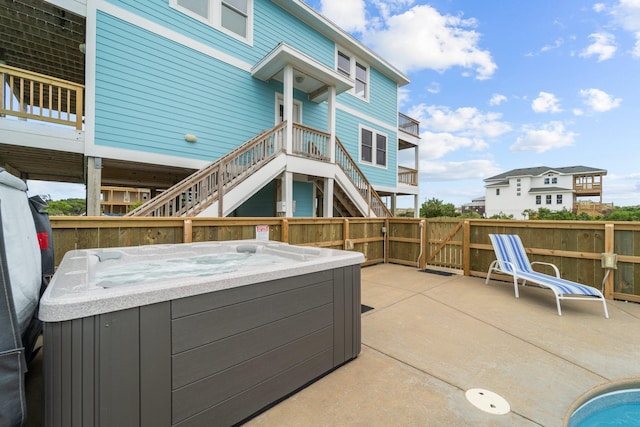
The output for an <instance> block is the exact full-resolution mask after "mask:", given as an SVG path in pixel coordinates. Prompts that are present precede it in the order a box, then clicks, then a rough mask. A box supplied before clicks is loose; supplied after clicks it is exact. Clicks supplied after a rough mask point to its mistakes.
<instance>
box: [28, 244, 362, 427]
mask: <svg viewBox="0 0 640 427" xmlns="http://www.w3.org/2000/svg"><path fill="white" fill-rule="evenodd" d="M222 259H224V260H231V261H230V262H229V263H220V262H219V261H220V260H222ZM362 261H364V257H363V255H362V254H360V253H357V252H347V251H338V250H331V249H320V248H310V247H296V246H290V245H287V244H283V243H276V242H265V241H254V240H250V241H246V240H243V241H230V242H206V243H194V244H180V245H154V246H139V247H129V248H111V249H95V250H93V249H92V250H78V251H71V252H69V253H67V254H66V255H65V256H64V258H63V260H62V262H61V264H60V266H59V268H58V270H57V271H56V274H55V275H54V277H53V279H52V281H51V283H50V285H49V287H48V288H47V290H46V292H45V294H44V295H43V297H42V299H41V302H40V318H41V320H43V322H45V323H44V375H45V420H46V425H47V426H65V427H66V426H75V425H77V426H93V425H99V426H102V427H104V426H125V425H136V426H137V425H140V426H181V427H182V426H196V425H202V426H211V425H231V424H234V423H237V422H240V421H242V420H244V419H246V418H248V417H250V416H252V415H253V414H256V413H258V412H259V411H261V410H262V409H263V408H265V407H268V406H269V405H271V404H273V403H274V402H277V401H278V400H280V399H282V398H283V397H286V396H287V395H289V394H291V393H292V392H294V391H296V390H297V389H299V388H300V387H302V386H304V385H305V384H307V383H309V382H310V381H313V380H314V379H317V378H318V377H320V376H322V375H324V374H326V373H327V372H329V371H331V370H333V369H335V368H336V367H338V366H340V365H342V364H344V363H345V362H348V361H349V360H352V359H354V358H355V357H357V355H358V354H359V353H360V263H361V262H362Z"/></svg>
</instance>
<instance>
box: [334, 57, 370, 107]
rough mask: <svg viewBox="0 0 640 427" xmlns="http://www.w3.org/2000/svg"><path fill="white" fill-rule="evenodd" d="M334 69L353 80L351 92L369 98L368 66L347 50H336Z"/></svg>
mask: <svg viewBox="0 0 640 427" xmlns="http://www.w3.org/2000/svg"><path fill="white" fill-rule="evenodd" d="M336 69H337V70H338V72H340V73H341V74H343V75H344V76H345V77H349V78H350V79H351V80H353V81H354V82H355V88H354V89H353V91H351V93H352V94H354V95H356V96H357V97H360V98H363V99H369V67H368V66H367V65H366V64H365V63H363V62H362V61H359V60H357V59H356V58H354V57H353V56H352V55H351V54H350V53H348V52H344V51H342V50H338V54H337V59H336Z"/></svg>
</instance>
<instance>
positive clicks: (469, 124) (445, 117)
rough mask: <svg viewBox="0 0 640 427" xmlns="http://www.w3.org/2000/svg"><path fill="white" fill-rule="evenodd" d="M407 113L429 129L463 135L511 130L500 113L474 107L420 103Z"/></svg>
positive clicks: (491, 135)
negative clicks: (483, 110)
mask: <svg viewBox="0 0 640 427" xmlns="http://www.w3.org/2000/svg"><path fill="white" fill-rule="evenodd" d="M409 115H410V116H411V117H414V118H416V119H417V120H419V121H420V123H421V125H422V126H423V127H424V128H426V129H429V130H431V131H436V132H438V131H440V132H451V133H457V134H460V135H463V136H474V137H496V136H500V135H502V134H504V133H506V132H509V131H510V130H511V126H510V125H509V124H508V123H506V122H503V121H501V119H502V114H500V113H482V112H481V111H479V110H478V109H477V108H475V107H461V108H458V109H456V110H451V109H449V107H445V106H436V105H424V104H420V105H417V106H415V107H414V108H412V109H411V111H410V113H409Z"/></svg>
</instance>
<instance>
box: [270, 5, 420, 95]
mask: <svg viewBox="0 0 640 427" xmlns="http://www.w3.org/2000/svg"><path fill="white" fill-rule="evenodd" d="M271 1H273V2H274V3H275V4H277V5H278V6H280V7H281V8H282V9H284V10H286V11H287V12H289V13H291V14H292V15H293V16H295V17H296V18H298V19H300V20H301V21H302V22H304V23H305V24H307V25H309V26H310V27H311V28H313V29H315V30H317V31H318V32H319V33H320V34H322V35H324V36H325V37H327V38H329V39H330V40H333V41H334V42H336V43H337V44H338V45H340V46H341V47H343V48H344V49H347V50H349V51H350V52H351V53H353V54H354V55H355V56H357V57H359V58H360V59H361V60H362V61H365V62H367V63H369V65H372V66H373V67H374V68H375V69H376V70H378V71H379V72H380V73H382V74H383V75H385V76H386V77H388V78H390V79H391V80H393V81H394V82H396V84H397V85H398V86H404V85H406V84H409V82H410V80H409V78H408V77H407V76H405V75H404V73H402V72H401V71H400V70H398V69H397V68H396V67H394V66H393V65H391V64H390V63H389V62H387V61H386V60H385V59H384V58H382V57H380V56H379V55H378V54H377V53H375V52H373V51H372V50H371V49H369V48H368V47H366V46H365V45H364V44H362V43H361V42H360V41H358V40H357V39H356V38H355V37H353V36H352V35H351V34H349V33H347V32H346V31H344V30H343V29H341V28H340V27H338V26H337V25H336V24H334V23H333V22H331V21H330V20H329V19H328V18H327V17H325V16H323V15H321V14H320V13H318V12H317V11H316V10H314V9H313V8H312V7H311V6H309V5H307V4H306V3H305V2H303V1H301V0H271Z"/></svg>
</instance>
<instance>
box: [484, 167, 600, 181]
mask: <svg viewBox="0 0 640 427" xmlns="http://www.w3.org/2000/svg"><path fill="white" fill-rule="evenodd" d="M552 172H555V173H558V174H560V175H579V174H584V173H588V174H593V173H600V174H602V175H606V174H607V171H606V170H604V169H598V168H592V167H589V166H566V167H560V168H550V167H548V166H536V167H533V168H521V169H512V170H510V171H508V172H503V173H501V174H499V175H495V176H492V177H490V178H485V179H484V181H485V182H489V181H504V180H508V179H509V178H514V177H524V176H542V175H544V174H546V173H552Z"/></svg>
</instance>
